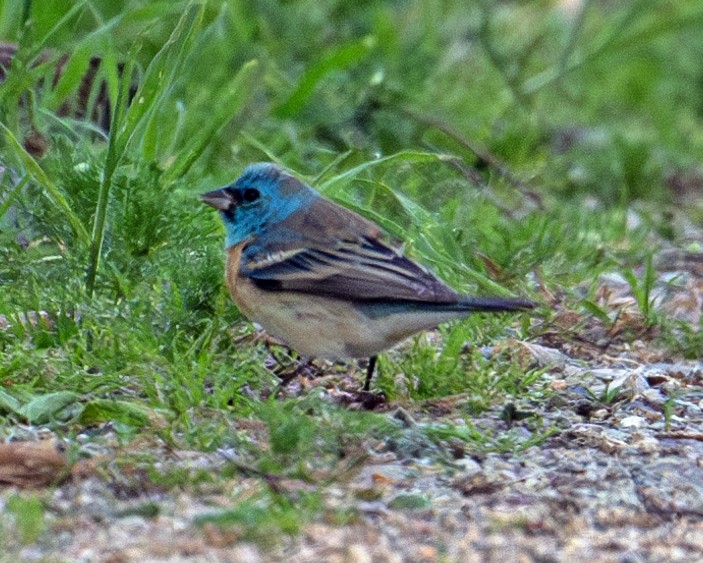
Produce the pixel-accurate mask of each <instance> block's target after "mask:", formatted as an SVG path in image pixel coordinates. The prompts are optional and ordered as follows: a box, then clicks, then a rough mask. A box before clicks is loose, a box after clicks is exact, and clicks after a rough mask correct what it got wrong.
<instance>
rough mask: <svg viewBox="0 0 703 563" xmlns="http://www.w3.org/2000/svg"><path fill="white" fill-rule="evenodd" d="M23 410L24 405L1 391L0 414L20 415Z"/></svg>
mask: <svg viewBox="0 0 703 563" xmlns="http://www.w3.org/2000/svg"><path fill="white" fill-rule="evenodd" d="M21 408H22V403H20V402H19V401H18V400H17V399H16V398H15V397H13V396H12V395H10V394H9V393H7V392H5V391H3V390H2V389H0V412H2V411H4V412H9V413H14V414H18V413H19V412H20V409H21Z"/></svg>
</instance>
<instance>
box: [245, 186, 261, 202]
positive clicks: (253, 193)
mask: <svg viewBox="0 0 703 563" xmlns="http://www.w3.org/2000/svg"><path fill="white" fill-rule="evenodd" d="M257 199H259V190H255V189H254V188H247V189H246V190H244V193H243V194H242V200H243V201H244V202H245V203H251V202H252V201H256V200H257Z"/></svg>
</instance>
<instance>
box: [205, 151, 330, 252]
mask: <svg viewBox="0 0 703 563" xmlns="http://www.w3.org/2000/svg"><path fill="white" fill-rule="evenodd" d="M317 197H319V195H318V193H317V192H316V191H315V190H313V189H312V188H311V187H309V186H308V185H306V184H303V183H302V182H301V181H300V180H298V179H296V178H295V177H294V176H291V175H290V174H288V173H287V172H285V171H284V170H282V169H281V168H279V167H278V166H276V165H275V164H271V163H268V162H261V163H257V164H252V165H251V166H248V167H247V169H246V170H245V171H244V173H243V174H242V175H241V176H240V177H239V178H237V180H235V181H234V182H233V183H231V184H230V185H228V186H225V187H223V188H219V189H217V190H213V191H211V192H207V193H205V194H203V195H202V196H200V199H201V200H202V201H203V202H204V203H207V204H208V205H211V206H212V207H214V208H216V209H219V210H220V215H221V216H222V220H223V221H224V224H225V231H226V233H227V234H226V238H225V248H229V247H230V246H234V245H236V244H239V243H241V242H244V241H245V240H249V239H253V238H255V237H256V236H257V235H260V234H261V233H264V232H266V230H267V229H270V228H271V226H273V225H275V224H276V223H278V222H279V221H283V220H284V219H285V218H286V217H288V216H289V215H291V214H292V213H295V212H296V211H300V210H303V209H305V208H307V207H308V206H309V205H310V204H311V203H312V202H313V201H314V200H315V199H316V198H317Z"/></svg>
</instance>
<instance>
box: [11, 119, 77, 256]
mask: <svg viewBox="0 0 703 563" xmlns="http://www.w3.org/2000/svg"><path fill="white" fill-rule="evenodd" d="M0 128H2V130H3V132H4V133H5V138H6V140H7V141H8V147H9V149H10V151H11V152H12V153H13V154H14V156H15V157H16V158H17V160H19V161H20V162H21V163H22V165H23V166H24V168H25V170H26V171H27V173H28V174H29V175H30V176H31V177H32V178H34V180H35V181H36V182H38V183H39V184H41V185H42V186H43V187H44V188H45V190H46V192H45V193H46V194H47V196H48V197H49V199H51V201H52V202H53V203H54V204H55V205H56V206H58V207H59V208H60V209H61V210H62V211H63V213H64V215H65V216H66V219H67V220H68V222H69V224H70V225H71V228H72V229H73V232H74V233H75V235H76V237H77V238H78V240H79V241H80V242H81V243H83V244H85V245H86V246H87V244H88V241H89V240H90V238H89V236H88V231H87V230H86V229H85V227H84V226H83V223H82V222H81V220H80V219H79V218H78V216H77V215H76V214H75V213H74V212H73V210H72V209H71V206H70V205H69V203H68V201H67V200H66V198H65V197H64V196H63V194H62V193H61V190H59V188H58V187H56V185H55V184H54V183H53V182H52V181H51V180H50V179H49V177H48V176H47V175H46V173H45V172H44V170H43V169H42V167H41V166H39V163H38V162H37V161H36V160H34V158H33V157H32V155H31V154H29V153H28V152H27V151H26V150H25V149H24V147H23V146H22V145H21V144H20V143H19V142H18V141H17V139H16V138H15V136H14V135H13V134H12V131H10V130H9V129H8V128H7V127H6V126H5V124H4V123H0Z"/></svg>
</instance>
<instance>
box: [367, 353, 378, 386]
mask: <svg viewBox="0 0 703 563" xmlns="http://www.w3.org/2000/svg"><path fill="white" fill-rule="evenodd" d="M377 357H378V356H371V357H370V358H369V365H368V367H367V368H366V381H364V391H369V390H370V389H371V379H372V378H373V372H374V369H375V368H376V358H377Z"/></svg>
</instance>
